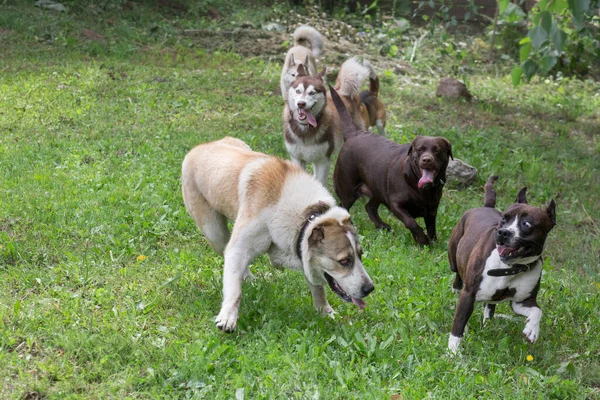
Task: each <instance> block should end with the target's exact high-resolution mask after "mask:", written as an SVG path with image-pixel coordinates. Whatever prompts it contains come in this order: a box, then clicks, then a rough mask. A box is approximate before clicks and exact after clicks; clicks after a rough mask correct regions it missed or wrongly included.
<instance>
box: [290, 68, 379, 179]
mask: <svg viewBox="0 0 600 400" xmlns="http://www.w3.org/2000/svg"><path fill="white" fill-rule="evenodd" d="M368 75H369V70H368V69H367V68H365V67H364V66H363V65H362V64H361V63H360V62H358V60H357V59H356V58H355V57H352V58H350V59H348V60H347V61H346V62H344V64H343V65H342V68H341V69H340V72H339V74H338V78H337V82H336V86H335V88H336V90H337V91H338V93H339V94H340V95H341V98H342V101H343V102H344V104H345V105H346V107H347V109H348V110H349V112H350V115H351V116H352V120H353V122H354V123H355V124H356V125H357V126H358V127H360V129H364V128H365V125H364V120H363V117H362V115H361V111H360V106H361V103H360V98H359V96H358V92H359V90H360V86H361V84H362V83H363V81H364V80H365V79H366V77H367V76H368ZM324 76H325V69H323V71H321V73H319V74H318V75H316V76H309V75H308V74H307V73H306V71H305V70H304V67H303V66H300V67H299V68H298V77H297V78H296V80H295V81H294V82H293V83H292V85H291V86H290V89H289V91H288V100H287V102H286V104H285V106H284V109H283V136H284V139H285V147H286V148H287V150H288V152H289V153H290V156H291V157H292V161H293V162H294V163H295V164H297V165H300V166H301V167H302V168H306V163H307V162H310V163H312V164H313V169H314V174H315V177H316V178H317V179H318V180H319V181H320V182H321V183H322V184H323V185H325V186H326V185H327V177H328V175H329V164H330V159H331V156H332V155H333V154H336V153H337V152H338V151H339V149H340V147H341V146H342V143H343V141H344V136H343V134H342V131H341V128H340V117H339V115H338V112H337V110H336V108H335V106H334V105H333V103H332V101H331V97H330V95H328V94H327V92H326V90H325V82H324V78H323V77H324ZM363 107H364V106H363Z"/></svg>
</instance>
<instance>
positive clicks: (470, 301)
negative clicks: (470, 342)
mask: <svg viewBox="0 0 600 400" xmlns="http://www.w3.org/2000/svg"><path fill="white" fill-rule="evenodd" d="M474 305H475V297H474V296H472V295H471V294H469V293H467V292H466V291H465V290H463V291H462V292H460V297H459V298H458V304H457V305H456V313H455V314H454V323H453V324H452V333H451V334H450V338H449V339H448V349H449V350H450V351H451V352H452V353H454V354H456V353H458V346H459V345H460V342H461V341H462V337H463V334H464V333H465V327H466V326H467V321H468V320H469V318H470V317H471V314H473V307H474Z"/></svg>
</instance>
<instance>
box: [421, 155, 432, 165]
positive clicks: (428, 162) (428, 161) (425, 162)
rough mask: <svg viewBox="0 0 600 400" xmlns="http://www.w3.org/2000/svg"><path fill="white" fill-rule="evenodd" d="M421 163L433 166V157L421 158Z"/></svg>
mask: <svg viewBox="0 0 600 400" xmlns="http://www.w3.org/2000/svg"><path fill="white" fill-rule="evenodd" d="M421 161H422V162H423V163H424V164H431V163H432V162H433V157H431V156H423V158H421Z"/></svg>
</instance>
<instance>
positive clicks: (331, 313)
mask: <svg viewBox="0 0 600 400" xmlns="http://www.w3.org/2000/svg"><path fill="white" fill-rule="evenodd" d="M335 314H337V312H336V311H335V310H334V309H333V308H332V307H331V306H330V305H326V306H325V307H323V309H322V310H321V315H322V316H323V317H329V318H331V319H335Z"/></svg>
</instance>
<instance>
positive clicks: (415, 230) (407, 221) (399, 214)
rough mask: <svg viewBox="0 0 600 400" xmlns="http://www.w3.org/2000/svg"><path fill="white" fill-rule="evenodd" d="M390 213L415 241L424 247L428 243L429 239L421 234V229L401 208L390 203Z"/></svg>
mask: <svg viewBox="0 0 600 400" xmlns="http://www.w3.org/2000/svg"><path fill="white" fill-rule="evenodd" d="M391 211H392V213H393V214H394V215H395V216H396V218H398V219H399V220H400V221H401V222H402V223H403V224H404V226H405V227H406V228H407V229H408V230H409V231H410V233H412V235H413V238H414V239H415V241H416V242H417V243H419V244H421V245H426V244H429V243H430V240H429V238H428V237H427V235H425V232H423V228H421V227H420V226H419V224H417V221H415V219H414V218H413V217H411V215H410V214H409V213H408V212H407V211H406V210H405V209H403V208H401V207H400V206H399V205H398V204H394V203H392V207H391Z"/></svg>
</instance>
